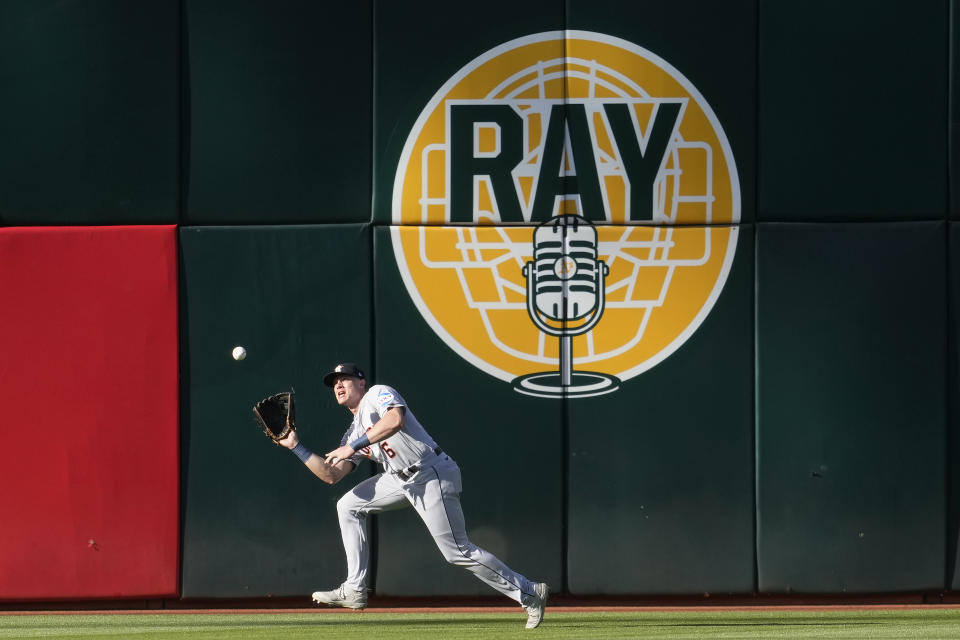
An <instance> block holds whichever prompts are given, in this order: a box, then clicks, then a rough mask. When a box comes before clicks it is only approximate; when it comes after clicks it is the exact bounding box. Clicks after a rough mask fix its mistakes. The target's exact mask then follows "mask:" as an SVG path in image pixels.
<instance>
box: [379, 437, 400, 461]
mask: <svg viewBox="0 0 960 640" xmlns="http://www.w3.org/2000/svg"><path fill="white" fill-rule="evenodd" d="M380 448H381V449H383V452H384V453H385V454H387V456H389V457H391V458H396V457H397V452H396V451H394V450H393V449H391V448H390V445H389V444H387V441H386V440H384V441H383V442H381V443H380Z"/></svg>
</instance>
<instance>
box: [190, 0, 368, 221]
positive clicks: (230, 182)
mask: <svg viewBox="0 0 960 640" xmlns="http://www.w3.org/2000/svg"><path fill="white" fill-rule="evenodd" d="M184 6H185V21H186V31H187V34H188V37H187V40H186V42H187V60H188V64H187V65H186V67H187V74H188V77H187V78H185V83H186V86H187V87H188V89H189V96H190V99H189V105H190V106H189V127H190V159H189V166H188V167H186V169H187V170H188V171H189V176H190V195H189V203H188V205H187V208H186V211H185V212H184V222H186V223H189V224H244V223H251V224H265V223H268V224H280V223H291V222H310V223H317V222H324V223H331V222H333V223H336V222H366V221H369V219H370V136H371V128H370V116H371V104H372V103H371V91H372V75H373V66H372V64H371V57H372V48H371V29H370V20H371V13H372V6H371V3H370V2H343V3H340V2H336V3H330V2H315V1H311V0H281V1H279V2H262V1H260V0H238V1H236V2H233V1H232V2H230V3H229V4H228V5H224V3H222V2H217V1H216V0H185V1H184Z"/></svg>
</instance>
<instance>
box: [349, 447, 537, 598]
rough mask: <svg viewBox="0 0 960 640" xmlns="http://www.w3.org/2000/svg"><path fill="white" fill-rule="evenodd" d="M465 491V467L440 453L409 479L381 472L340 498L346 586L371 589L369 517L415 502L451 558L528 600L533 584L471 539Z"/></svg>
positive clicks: (493, 584) (446, 556)
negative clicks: (464, 506)
mask: <svg viewBox="0 0 960 640" xmlns="http://www.w3.org/2000/svg"><path fill="white" fill-rule="evenodd" d="M462 490H463V487H462V485H461V481H460V468H459V467H458V466H457V463H456V462H454V461H453V460H452V459H451V458H450V457H449V456H447V455H441V456H439V457H438V458H436V459H435V461H434V463H433V464H432V465H431V466H427V467H424V468H423V469H420V470H419V471H417V472H416V473H415V474H414V475H412V476H411V477H410V478H409V480H403V479H402V478H400V477H399V476H397V475H395V474H392V473H381V474H379V475H376V476H374V477H372V478H369V479H367V480H364V481H363V482H361V483H360V484H358V485H357V486H355V487H354V488H353V489H352V490H350V491H348V492H347V493H346V494H345V495H344V496H343V497H342V498H340V501H339V502H337V514H338V515H339V517H340V533H341V534H342V535H343V547H344V549H345V550H346V552H347V579H346V581H345V583H344V584H346V586H348V587H350V588H351V589H355V590H357V591H360V590H363V589H366V586H367V569H368V566H369V563H370V543H369V539H368V537H367V516H368V515H369V514H372V513H381V512H384V511H393V510H396V509H402V508H403V507H406V506H408V505H412V506H413V508H414V509H416V510H417V513H418V514H420V517H421V518H422V519H423V522H424V523H425V524H426V525H427V529H429V530H430V535H432V536H433V540H434V542H436V543H437V547H438V548H439V549H440V553H442V554H443V557H444V559H446V561H447V562H449V563H450V564H454V565H457V566H460V567H463V568H464V569H466V570H467V571H469V572H471V573H472V574H473V575H475V576H476V577H477V578H478V579H479V580H481V581H482V582H485V583H487V584H488V585H490V586H491V587H493V588H494V589H496V590H497V591H500V592H501V593H503V594H504V595H506V596H507V597H509V598H511V599H513V600H515V601H517V602H519V603H521V604H523V603H524V602H525V601H526V600H527V599H528V597H529V596H530V595H531V594H533V593H534V591H533V583H532V582H530V580H528V579H527V578H525V577H523V576H522V575H520V574H519V573H516V572H514V571H513V570H511V569H510V568H509V567H508V566H507V565H505V564H504V563H503V562H501V561H500V560H499V559H498V558H497V557H496V556H494V555H493V554H492V553H490V552H489V551H486V550H484V549H481V548H480V547H478V546H477V545H475V544H473V543H472V542H470V539H469V538H468V537H467V530H466V524H465V522H464V518H463V509H462V508H461V506H460V492H461V491H462Z"/></svg>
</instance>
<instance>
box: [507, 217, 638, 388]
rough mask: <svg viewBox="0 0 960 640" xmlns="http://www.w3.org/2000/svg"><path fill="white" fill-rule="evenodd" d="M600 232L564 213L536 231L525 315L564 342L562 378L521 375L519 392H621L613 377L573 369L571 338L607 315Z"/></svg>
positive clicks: (517, 384)
mask: <svg viewBox="0 0 960 640" xmlns="http://www.w3.org/2000/svg"><path fill="white" fill-rule="evenodd" d="M597 248H598V242H597V230H596V229H595V228H594V227H593V224H592V223H591V222H590V221H589V220H587V219H586V218H583V217H581V216H578V215H571V214H564V215H559V216H556V217H555V218H552V219H550V220H547V221H546V222H543V223H541V224H540V225H539V226H538V227H537V228H536V229H535V230H534V232H533V261H532V262H527V263H526V265H524V267H523V275H524V276H525V277H526V280H527V313H528V314H529V315H530V318H531V320H533V323H534V324H535V325H536V326H537V328H539V329H540V330H541V331H543V332H544V333H546V334H547V335H551V336H557V337H559V338H560V371H559V374H560V375H559V379H557V375H556V374H555V373H553V372H549V373H535V374H532V375H528V376H521V377H520V378H517V380H516V381H515V388H516V390H517V391H519V392H521V393H527V394H529V395H537V396H544V397H557V396H561V395H567V396H584V395H597V394H599V393H608V392H610V391H613V390H614V389H616V388H617V385H616V384H615V383H618V382H619V380H617V379H616V378H615V377H613V376H609V375H606V374H601V373H592V372H575V371H574V370H573V337H574V336H578V335H581V334H584V333H586V332H588V331H590V330H591V329H592V328H593V327H594V326H596V324H597V322H599V321H600V317H601V316H602V315H603V310H604V306H605V304H606V292H605V282H606V276H607V273H608V272H609V269H608V267H607V265H606V264H605V263H604V261H603V260H600V259H599V257H598V251H597Z"/></svg>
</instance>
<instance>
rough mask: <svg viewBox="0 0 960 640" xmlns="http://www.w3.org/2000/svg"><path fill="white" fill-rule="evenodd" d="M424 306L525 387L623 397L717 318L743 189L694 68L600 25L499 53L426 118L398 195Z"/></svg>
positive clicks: (487, 56) (483, 363)
mask: <svg viewBox="0 0 960 640" xmlns="http://www.w3.org/2000/svg"><path fill="white" fill-rule="evenodd" d="M392 207H393V224H394V226H392V227H391V234H392V235H391V238H392V242H393V248H394V254H395V256H396V260H397V266H398V268H399V271H400V274H401V277H402V278H403V281H404V284H405V285H406V288H407V292H408V293H409V294H410V297H411V299H412V300H413V302H414V304H415V306H416V307H417V309H418V310H419V311H420V313H421V315H422V316H423V318H424V319H425V321H426V322H427V323H428V324H429V325H430V327H431V328H432V329H433V330H434V331H435V332H436V334H437V335H438V336H439V337H440V338H441V339H442V340H443V341H444V342H445V343H446V344H447V345H448V346H449V347H450V348H451V349H453V350H454V351H455V352H456V353H457V354H459V355H460V356H461V357H463V358H464V359H466V360H467V361H468V362H470V363H471V364H473V365H474V366H476V367H478V368H480V369H481V370H483V371H485V372H486V373H488V374H489V375H491V376H494V377H496V378H499V379H501V380H503V381H505V382H509V383H511V384H512V385H513V387H514V389H515V390H516V391H518V392H520V393H524V394H528V395H537V396H544V397H556V398H558V397H586V396H591V395H599V394H602V393H610V392H612V391H615V390H616V389H618V388H619V385H620V383H621V382H622V381H624V380H627V379H629V378H632V377H634V376H637V375H639V374H641V373H643V372H645V371H647V370H649V369H650V368H652V367H654V366H655V365H657V364H658V363H660V362H662V361H663V360H665V359H666V358H668V357H670V355H671V354H673V353H674V352H675V351H676V350H677V349H679V348H680V346H681V345H682V344H683V343H684V342H686V341H687V340H688V339H689V338H690V336H691V335H693V333H694V332H695V331H696V330H697V328H698V327H699V326H700V325H701V324H702V323H703V321H704V319H705V318H706V317H707V315H708V314H709V313H710V310H711V309H712V308H713V305H714V303H715V302H716V300H717V298H718V297H719V295H720V292H721V291H722V289H723V286H724V283H725V282H726V279H727V275H728V274H729V272H730V268H731V265H732V262H733V257H734V253H735V250H736V246H737V238H738V232H739V222H740V183H739V178H738V175H737V169H736V163H735V161H734V157H733V152H732V150H731V147H730V144H729V142H728V141H727V138H726V135H725V133H724V131H723V128H722V127H721V125H720V122H719V120H718V119H717V117H716V115H715V114H714V112H713V110H712V109H711V107H710V105H709V104H708V103H707V101H706V99H705V98H704V96H703V95H701V94H700V92H699V91H698V90H697V88H696V87H695V86H694V85H693V83H691V82H690V81H689V80H688V79H687V78H686V77H685V76H684V75H683V74H682V73H681V72H680V71H679V70H677V69H676V68H674V67H673V66H672V65H671V64H670V63H669V62H668V61H666V60H664V59H663V58H661V57H660V56H658V55H657V54H655V53H653V52H651V51H649V50H647V49H644V48H643V47H641V46H638V45H637V44H634V43H631V42H628V41H625V40H622V39H619V38H615V37H612V36H608V35H605V34H601V33H595V32H587V31H575V30H569V31H552V32H546V33H538V34H533V35H529V36H524V37H522V38H518V39H516V40H512V41H510V42H506V43H504V44H501V45H499V46H497V47H494V48H493V49H491V50H489V51H487V52H485V53H482V54H481V55H479V56H478V57H477V58H475V59H474V60H472V61H470V62H469V63H467V64H466V65H465V66H464V67H463V68H461V69H460V70H459V71H458V72H456V73H455V74H454V75H453V76H452V77H451V78H450V79H449V80H448V81H447V82H446V83H445V84H443V86H441V87H440V88H439V90H438V91H437V93H436V94H435V95H434V96H433V98H432V99H431V100H430V101H429V102H428V104H427V105H426V106H425V107H424V108H423V110H422V112H421V114H420V116H419V118H418V119H417V121H416V123H415V124H414V126H413V128H412V129H411V131H410V132H409V134H408V137H407V140H406V144H405V146H404V148H403V152H402V154H401V157H400V162H399V164H398V166H397V171H396V174H395V177H394V187H393V203H392Z"/></svg>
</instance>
